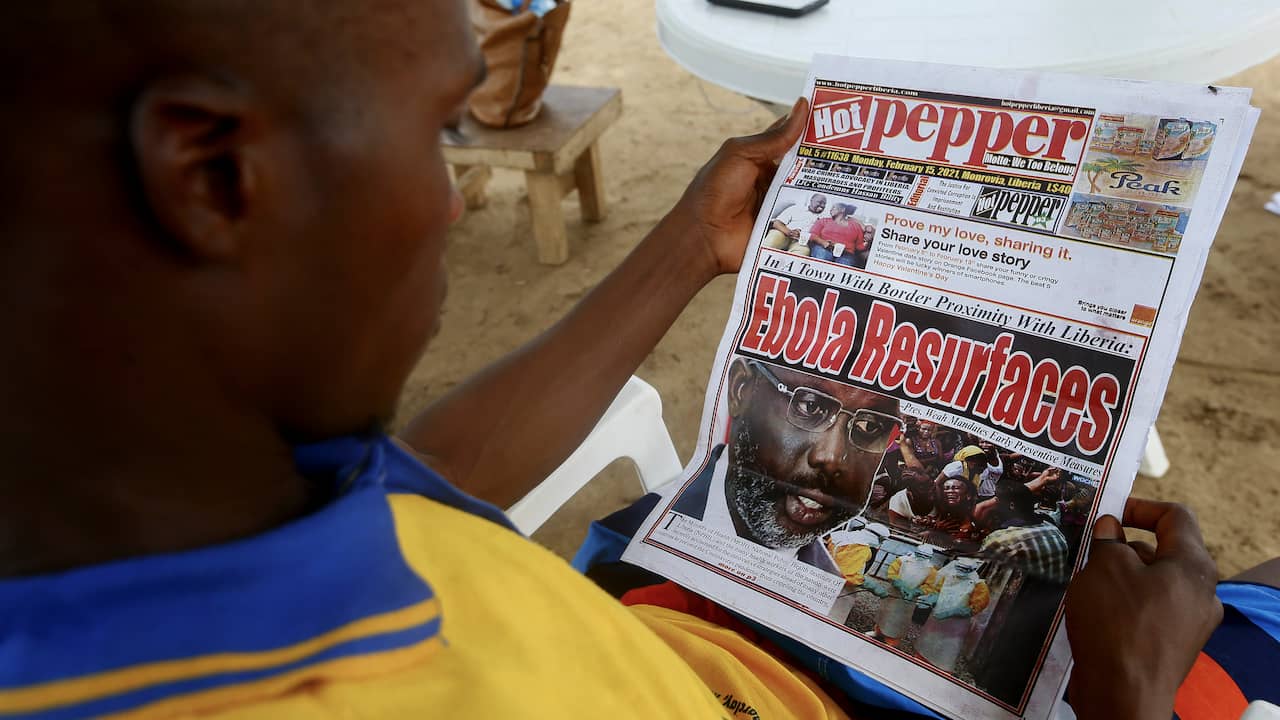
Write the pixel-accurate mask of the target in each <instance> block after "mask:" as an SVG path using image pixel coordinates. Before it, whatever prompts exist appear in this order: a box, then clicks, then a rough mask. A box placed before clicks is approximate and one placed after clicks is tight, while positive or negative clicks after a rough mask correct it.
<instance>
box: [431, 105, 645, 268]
mask: <svg viewBox="0 0 1280 720" xmlns="http://www.w3.org/2000/svg"><path fill="white" fill-rule="evenodd" d="M621 114H622V92H621V91H620V90H618V88H603V87H572V86H568V85H552V86H550V87H548V88H547V92H546V93H545V94H544V95H543V107H542V112H541V113H539V115H538V117H537V119H535V120H534V121H533V122H531V123H529V124H528V125H524V126H521V127H518V128H512V129H509V130H495V129H492V128H487V127H484V126H483V125H480V124H478V123H476V122H475V120H473V119H472V118H471V117H470V116H468V117H466V118H465V119H464V120H463V121H462V126H461V128H460V130H461V135H462V138H461V139H456V138H455V139H452V140H451V139H450V138H448V137H446V138H445V140H444V159H445V162H447V163H449V164H450V165H453V170H454V175H455V177H456V178H457V179H456V182H457V184H458V189H459V190H461V191H462V195H463V197H465V198H466V200H467V207H469V208H475V207H479V206H482V205H483V204H484V202H485V197H484V184H485V183H486V182H487V181H488V180H489V177H490V170H489V169H490V168H491V167H499V168H511V169H513V170H524V177H525V183H526V185H527V186H528V191H529V214H530V215H531V216H532V218H533V238H534V241H535V242H536V243H537V245H538V261H539V262H542V263H545V264H548V265H559V264H560V263H563V262H564V261H565V260H568V259H569V239H568V237H567V236H566V234H565V227H564V215H563V214H562V213H561V212H560V199H561V198H563V197H564V196H565V195H567V194H569V192H571V191H572V190H573V189H574V188H577V190H578V202H579V203H580V204H581V206H582V217H583V218H584V219H586V220H589V221H593V222H594V221H597V220H601V219H603V218H604V214H605V198H604V183H603V178H602V177H601V176H600V152H599V150H598V149H597V147H596V141H597V140H599V138H600V135H601V134H602V133H604V131H605V129H606V128H608V127H609V126H610V125H612V124H613V121H614V120H617V119H618V116H619V115H621Z"/></svg>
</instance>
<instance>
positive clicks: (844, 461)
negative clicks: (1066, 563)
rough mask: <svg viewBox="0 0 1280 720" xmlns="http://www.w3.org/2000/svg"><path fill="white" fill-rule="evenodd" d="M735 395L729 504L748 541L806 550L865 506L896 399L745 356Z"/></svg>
mask: <svg viewBox="0 0 1280 720" xmlns="http://www.w3.org/2000/svg"><path fill="white" fill-rule="evenodd" d="M728 394H729V396H728V403H729V415H730V425H729V447H728V457H727V462H728V473H727V474H726V477H725V499H726V501H727V503H728V506H729V512H730V514H731V515H732V516H733V521H734V527H735V529H736V530H737V532H738V534H739V535H740V536H742V537H745V538H748V539H750V540H753V541H755V542H757V543H760V544H762V545H765V546H766V547H771V548H795V547H801V546H803V545H806V544H808V543H809V542H811V541H813V540H815V539H817V538H818V537H819V536H821V535H822V534H823V533H826V532H827V531H829V530H831V529H832V528H834V527H835V526H837V525H839V524H840V523H841V522H844V521H845V520H848V519H849V518H850V517H852V516H853V515H855V514H856V513H857V512H859V511H860V510H861V509H862V508H863V506H864V505H865V504H866V502H867V498H868V494H869V491H870V489H871V484H872V480H873V478H874V476H875V470H876V467H877V466H878V465H879V462H880V459H881V457H882V455H883V454H884V450H885V448H886V447H887V445H888V443H889V442H890V440H891V439H892V437H893V432H894V430H895V428H896V427H898V420H897V410H898V403H897V401H896V400H894V399H892V398H889V397H885V396H883V395H879V394H876V393H873V392H869V391H867V390H863V389H860V388H854V387H850V386H848V385H844V384H841V383H838V382H835V381H833V380H829V379H826V378H820V377H815V376H812V375H808V374H805V373H800V372H795V371H792V370H789V369H785V368H780V367H777V366H773V365H765V364H763V363H760V362H759V361H755V360H746V359H743V358H738V359H736V360H735V361H734V362H733V364H732V366H731V367H730V369H729V383H728Z"/></svg>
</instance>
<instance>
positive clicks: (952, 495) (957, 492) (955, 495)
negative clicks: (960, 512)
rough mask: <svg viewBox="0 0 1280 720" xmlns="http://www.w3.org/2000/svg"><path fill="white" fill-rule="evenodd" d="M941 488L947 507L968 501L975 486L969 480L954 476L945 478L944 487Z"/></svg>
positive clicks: (944, 503) (960, 504) (961, 504)
mask: <svg viewBox="0 0 1280 720" xmlns="http://www.w3.org/2000/svg"><path fill="white" fill-rule="evenodd" d="M939 489H940V491H941V495H942V504H943V505H944V506H946V507H953V508H954V507H960V506H963V505H964V504H965V503H966V502H967V501H968V499H969V495H970V491H971V490H972V489H973V486H972V485H970V484H969V482H968V481H967V480H962V479H960V478H954V477H953V478H947V479H945V480H943V481H942V487H941V488H939Z"/></svg>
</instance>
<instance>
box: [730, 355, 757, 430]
mask: <svg viewBox="0 0 1280 720" xmlns="http://www.w3.org/2000/svg"><path fill="white" fill-rule="evenodd" d="M755 379H756V373H755V371H754V370H752V369H751V366H749V365H747V361H746V360H743V359H742V358H737V359H735V360H734V361H733V364H732V365H730V366H729V417H738V416H739V415H741V414H742V413H744V412H746V410H747V408H748V407H750V406H751V396H752V394H753V393H754V392H755Z"/></svg>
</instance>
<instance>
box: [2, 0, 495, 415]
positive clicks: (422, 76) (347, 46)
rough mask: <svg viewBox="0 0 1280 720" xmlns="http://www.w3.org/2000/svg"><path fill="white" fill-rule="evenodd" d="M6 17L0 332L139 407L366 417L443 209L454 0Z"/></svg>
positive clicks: (407, 323)
mask: <svg viewBox="0 0 1280 720" xmlns="http://www.w3.org/2000/svg"><path fill="white" fill-rule="evenodd" d="M46 6H48V7H46ZM3 13H4V14H5V15H9V16H10V17H7V18H5V22H3V23H0V25H5V26H7V27H8V29H7V30H0V34H4V35H6V36H7V37H5V39H4V42H0V46H3V47H4V48H5V49H4V50H0V57H3V59H4V61H5V64H6V73H5V79H4V80H3V81H2V82H3V83H4V85H5V92H6V94H7V95H8V96H9V97H10V98H11V99H12V102H13V103H14V104H12V105H10V109H9V110H8V111H7V112H6V113H4V118H3V119H0V137H3V138H4V140H0V142H3V143H4V154H5V157H6V169H5V170H3V171H0V172H2V173H7V176H5V177H4V180H3V182H4V187H5V189H6V192H5V196H6V200H5V201H0V202H5V203H6V206H5V207H3V213H0V214H2V215H3V216H4V218H5V219H4V220H0V223H4V230H5V237H6V241H5V247H4V248H3V249H0V252H2V253H3V256H2V257H0V266H4V267H7V268H9V269H10V272H8V273H4V277H3V278H0V280H3V282H0V285H3V286H4V287H5V288H6V290H0V293H7V294H8V297H3V296H0V307H2V306H6V305H7V306H9V307H23V308H24V313H27V314H29V315H30V319H29V320H25V319H22V318H15V317H10V316H4V317H0V322H3V323H4V324H5V326H6V329H8V330H9V332H10V333H16V334H19V335H23V336H25V337H29V338H31V341H32V343H33V346H34V344H35V343H41V342H46V341H47V343H48V345H49V347H47V348H41V347H35V350H36V353H39V354H41V355H43V356H45V359H46V360H47V358H48V357H50V356H56V354H57V353H56V352H55V349H57V351H58V352H63V353H65V354H68V355H75V354H76V353H77V352H81V353H83V354H82V355H81V356H80V357H78V358H76V360H75V363H76V367H77V368H79V370H77V373H78V372H80V371H81V370H83V371H84V372H86V373H89V374H91V375H95V377H93V382H94V383H97V384H98V385H99V386H103V387H104V390H103V392H110V389H109V387H107V386H110V385H112V384H116V385H121V386H129V385H131V384H133V385H134V386H133V387H131V388H130V390H131V391H132V395H131V397H132V398H133V399H134V402H135V403H139V404H145V403H149V402H152V401H156V400H163V398H165V397H168V398H169V401H170V402H173V403H180V402H182V401H188V402H193V403H194V402H196V398H197V397H199V396H200V394H201V393H205V395H206V396H207V397H210V398H212V397H214V396H218V397H221V398H223V399H225V400H226V402H227V403H228V404H230V405H232V406H234V407H235V412H238V413H242V414H244V415H246V416H262V417H264V418H266V420H267V421H268V422H270V423H271V424H272V425H274V426H275V427H277V428H278V429H279V430H280V432H282V433H284V434H285V435H287V436H292V437H297V438H306V437H324V436H329V435H335V434H340V433H345V432H350V431H353V430H359V429H361V428H364V427H368V426H369V424H370V423H373V422H376V421H378V420H381V419H385V418H387V417H388V416H389V415H390V413H391V412H392V411H393V410H394V407H395V401H396V398H397V396H398V394H399V391H400V387H401V385H402V383H403V381H404V379H405V378H406V377H407V374H408V372H409V370H410V369H411V368H412V366H413V364H414V362H415V360H416V358H417V357H418V355H419V354H420V352H421V350H422V348H423V346H424V344H425V342H426V340H427V339H428V337H429V336H430V334H431V332H432V330H433V328H434V327H435V326H436V324H437V318H438V314H439V309H440V304H441V299H442V295H443V290H444V279H443V275H442V266H441V260H442V253H443V248H444V234H445V229H446V227H447V226H448V224H449V222H450V220H451V218H453V217H456V215H457V214H458V212H459V208H460V205H459V200H458V198H457V197H456V195H455V194H454V193H453V192H452V191H451V187H450V182H449V178H448V175H447V171H446V168H445V164H444V162H443V159H442V155H441V148H440V141H439V138H440V134H441V130H442V129H443V128H445V127H446V126H447V125H448V124H449V123H450V122H451V118H454V117H455V116H457V114H458V113H459V112H460V110H461V108H462V103H463V101H464V99H465V96H466V94H467V93H468V91H469V89H470V87H471V86H472V85H473V83H474V79H475V78H476V76H477V74H478V73H479V72H480V64H479V62H480V61H479V56H478V53H477V51H476V49H475V47H474V42H473V41H472V39H471V36H470V33H469V31H468V27H467V23H466V17H465V10H464V8H463V6H462V3H461V2H431V3H417V2H409V1H407V0H405V1H403V2H402V1H399V0H379V1H378V2H373V3H361V4H359V5H358V6H355V5H345V4H329V3H260V2H252V1H250V0H216V1H215V0H189V1H187V0H184V1H179V0H172V1H165V0H142V1H140V2H130V3H13V4H10V5H8V6H6V9H5V10H4V11H3ZM57 58H93V60H92V62H65V63H61V64H59V63H58V62H57V61H56V59H57ZM55 140H56V141H55ZM24 322H30V323H31V324H32V325H35V324H39V326H40V327H41V328H42V329H41V330H40V331H39V332H32V333H30V334H28V333H24V332H23V330H25V329H26V328H24V327H21V324H22V323H24ZM15 325H16V327H14V326H15ZM55 346H56V347H55ZM36 353H33V354H32V355H31V356H30V357H31V363H32V365H33V366H34V365H35V363H36V362H38V360H37V354H36ZM0 369H3V370H14V371H15V372H21V373H23V374H31V373H32V372H35V370H36V369H38V368H34V369H33V368H32V367H22V368H10V367H0ZM178 380H181V381H182V383H183V389H182V390H181V391H180V392H179V393H178V396H177V397H175V391H176V390H178V387H176V385H177V381H178ZM179 398H181V400H180V399H179ZM140 412H141V410H140ZM146 412H149V413H152V414H155V415H158V416H161V415H163V413H164V410H163V408H162V407H161V408H156V407H150V408H146Z"/></svg>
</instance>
